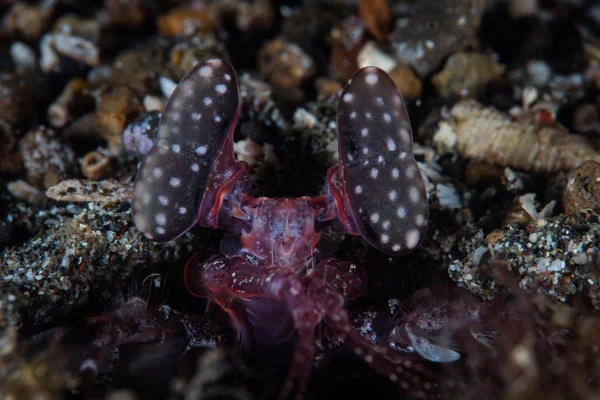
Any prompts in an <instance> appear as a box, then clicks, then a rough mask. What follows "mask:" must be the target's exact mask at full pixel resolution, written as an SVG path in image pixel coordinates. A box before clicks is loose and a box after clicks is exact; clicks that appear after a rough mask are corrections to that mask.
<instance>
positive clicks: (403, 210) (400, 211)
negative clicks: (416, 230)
mask: <svg viewBox="0 0 600 400" xmlns="http://www.w3.org/2000/svg"><path fill="white" fill-rule="evenodd" d="M396 215H397V216H398V217H400V218H406V207H398V208H397V209H396Z"/></svg>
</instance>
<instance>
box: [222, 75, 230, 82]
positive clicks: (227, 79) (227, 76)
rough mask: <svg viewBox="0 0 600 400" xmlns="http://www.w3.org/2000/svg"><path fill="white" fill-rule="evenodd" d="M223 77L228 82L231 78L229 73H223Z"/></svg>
mask: <svg viewBox="0 0 600 400" xmlns="http://www.w3.org/2000/svg"><path fill="white" fill-rule="evenodd" d="M223 77H224V78H225V80H226V81H227V82H229V81H230V80H231V75H229V74H225V75H223Z"/></svg>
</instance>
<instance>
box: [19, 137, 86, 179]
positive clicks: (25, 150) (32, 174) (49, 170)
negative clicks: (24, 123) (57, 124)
mask: <svg viewBox="0 0 600 400" xmlns="http://www.w3.org/2000/svg"><path fill="white" fill-rule="evenodd" d="M20 150H21V157H22V158H23V164H24V166H25V172H26V174H27V181H28V182H29V183H31V184H32V185H35V186H38V187H46V188H47V187H50V186H52V185H55V184H57V183H58V182H60V181H61V180H63V179H65V178H71V177H73V176H75V175H76V174H77V172H76V171H77V164H76V162H75V154H74V152H73V150H71V148H70V147H68V146H67V145H66V144H64V143H62V142H61V141H60V139H59V138H58V137H57V135H56V132H55V131H54V130H52V129H49V128H44V127H39V128H37V129H33V130H31V131H29V132H28V133H27V134H26V135H25V137H23V139H22V140H21V143H20Z"/></svg>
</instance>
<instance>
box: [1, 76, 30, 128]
mask: <svg viewBox="0 0 600 400" xmlns="http://www.w3.org/2000/svg"><path fill="white" fill-rule="evenodd" d="M34 102H35V98H34V94H33V87H32V85H31V84H30V83H29V82H28V81H27V79H25V77H23V76H21V75H19V74H0V120H4V121H5V122H6V123H8V124H10V125H16V124H19V123H20V122H23V121H24V120H25V119H27V118H29V116H30V113H31V112H32V110H33V106H34Z"/></svg>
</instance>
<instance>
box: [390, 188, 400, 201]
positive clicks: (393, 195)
mask: <svg viewBox="0 0 600 400" xmlns="http://www.w3.org/2000/svg"><path fill="white" fill-rule="evenodd" d="M388 197H389V198H390V200H392V201H394V200H396V199H397V198H398V192H396V191H395V190H390V192H389V193H388Z"/></svg>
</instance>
